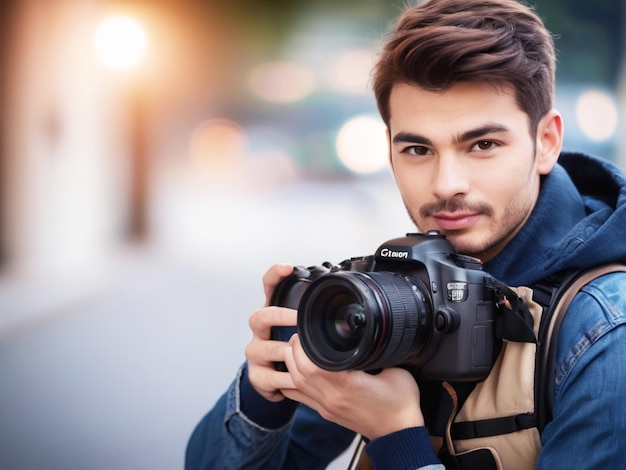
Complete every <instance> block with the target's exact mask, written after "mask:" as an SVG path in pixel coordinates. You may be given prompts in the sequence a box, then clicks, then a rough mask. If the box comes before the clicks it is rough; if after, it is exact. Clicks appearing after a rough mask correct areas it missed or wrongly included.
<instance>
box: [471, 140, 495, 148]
mask: <svg viewBox="0 0 626 470" xmlns="http://www.w3.org/2000/svg"><path fill="white" fill-rule="evenodd" d="M495 147H496V143H495V142H494V141H493V140H481V141H479V142H476V143H475V144H474V148H473V150H491V149H493V148H495Z"/></svg>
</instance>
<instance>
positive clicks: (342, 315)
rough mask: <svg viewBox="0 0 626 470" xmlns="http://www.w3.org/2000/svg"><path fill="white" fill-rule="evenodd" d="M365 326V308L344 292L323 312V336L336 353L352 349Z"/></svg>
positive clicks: (331, 299)
mask: <svg viewBox="0 0 626 470" xmlns="http://www.w3.org/2000/svg"><path fill="white" fill-rule="evenodd" d="M364 326H365V307H364V306H363V305H362V304H361V303H359V301H358V299H356V298H355V297H354V296H352V295H350V294H349V293H346V292H338V293H337V294H336V295H334V296H332V297H331V298H330V300H329V302H328V308H327V310H326V312H324V335H325V337H326V339H327V341H328V343H329V344H330V345H332V347H333V348H335V349H336V350H338V351H349V350H351V349H354V348H355V347H356V346H357V345H358V344H359V341H360V339H361V336H362V334H363V327H364Z"/></svg>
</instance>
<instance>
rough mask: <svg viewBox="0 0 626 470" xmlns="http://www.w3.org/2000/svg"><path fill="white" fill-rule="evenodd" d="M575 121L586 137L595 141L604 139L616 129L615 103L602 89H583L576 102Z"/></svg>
mask: <svg viewBox="0 0 626 470" xmlns="http://www.w3.org/2000/svg"><path fill="white" fill-rule="evenodd" d="M576 121H577V122H578V126H579V127H580V130H581V131H582V132H583V133H584V134H585V136H586V137H588V138H589V139H591V140H594V141H597V142H603V141H606V140H608V139H610V138H611V137H613V135H614V134H615V131H616V130H617V124H618V111H617V104H616V103H615V100H614V99H613V98H612V97H611V96H610V95H609V94H608V93H605V92H604V91H600V90H588V91H585V92H584V93H582V94H581V95H580V96H579V98H578V100H577V102H576Z"/></svg>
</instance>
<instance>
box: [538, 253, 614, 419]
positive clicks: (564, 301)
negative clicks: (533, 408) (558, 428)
mask: <svg viewBox="0 0 626 470" xmlns="http://www.w3.org/2000/svg"><path fill="white" fill-rule="evenodd" d="M614 272H626V265H625V264H623V263H609V264H604V265H602V266H597V267H595V268H592V269H589V270H588V271H584V272H583V273H582V274H580V275H579V276H578V277H576V279H575V280H574V281H573V282H572V284H571V285H570V286H569V287H567V289H566V290H565V291H564V292H563V293H562V295H561V297H560V299H559V300H558V302H557V304H556V306H555V308H554V310H553V312H552V315H551V317H550V322H549V323H548V324H547V325H546V326H545V327H546V330H545V333H546V334H545V335H542V338H545V339H544V342H545V344H544V345H543V346H544V347H541V348H540V350H541V356H540V357H538V358H537V359H538V362H537V365H538V366H540V367H541V368H542V370H543V371H544V372H543V380H541V381H540V382H539V384H538V393H539V395H538V396H539V400H538V401H537V404H538V405H540V404H542V403H543V405H542V406H539V408H542V409H539V410H537V411H538V418H539V423H538V424H539V429H540V430H542V429H543V427H544V426H545V424H547V422H549V421H550V420H551V419H552V405H553V402H554V366H555V361H556V348H557V340H558V335H559V330H560V329H561V324H562V323H563V320H564V318H565V314H566V313H567V308H568V307H569V304H570V303H571V302H572V300H573V299H574V297H575V296H576V294H578V292H579V291H580V289H582V288H583V287H584V286H586V285H587V284H589V283H590V282H591V281H593V280H594V279H597V278H599V277H600V276H604V275H605V274H609V273H614Z"/></svg>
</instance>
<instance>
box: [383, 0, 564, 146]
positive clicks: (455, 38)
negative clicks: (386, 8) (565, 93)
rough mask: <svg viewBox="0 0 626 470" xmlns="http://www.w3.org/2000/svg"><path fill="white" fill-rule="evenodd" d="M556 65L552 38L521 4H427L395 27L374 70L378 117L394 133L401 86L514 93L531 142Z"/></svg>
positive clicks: (496, 0)
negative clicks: (479, 86) (496, 88)
mask: <svg viewBox="0 0 626 470" xmlns="http://www.w3.org/2000/svg"><path fill="white" fill-rule="evenodd" d="M555 63H556V58H555V52H554V42H553V40H552V36H551V35H550V33H549V32H548V31H547V29H546V28H545V26H544V24H543V22H542V21H541V19H540V18H539V17H538V16H537V15H536V14H535V12H534V11H533V10H532V9H531V8H530V7H529V6H527V5H524V4H521V3H519V2H517V1H515V0H426V1H425V2H423V3H421V4H418V5H416V6H412V7H408V8H407V9H406V10H405V11H404V12H403V13H402V15H400V17H399V18H398V20H397V21H396V22H395V24H394V27H393V29H392V31H391V32H390V34H389V36H388V37H387V40H386V42H385V44H384V47H383V49H382V51H381V54H380V57H379V60H378V62H377V64H376V66H375V67H374V72H373V88H374V94H375V96H376V101H377V103H378V110H379V112H380V114H381V116H382V118H383V120H384V121H385V123H386V124H387V125H389V119H390V110H389V97H390V95H391V89H392V88H393V86H394V85H395V84H397V83H407V84H411V85H416V86H419V87H420V88H423V89H427V90H431V91H444V90H446V89H449V88H450V87H452V86H453V85H455V84H457V83H459V82H468V81H482V82H488V83H494V84H508V85H510V86H512V88H513V90H514V93H515V97H516V100H517V103H518V106H519V107H520V109H521V110H522V111H524V112H525V113H526V114H527V115H528V117H529V120H530V131H531V133H532V135H533V136H534V134H535V133H536V131H537V124H538V122H539V120H540V119H541V118H542V117H543V116H544V115H545V114H546V113H547V112H548V111H549V110H550V109H551V108H552V105H553V99H554V76H555V69H556V65H555Z"/></svg>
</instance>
